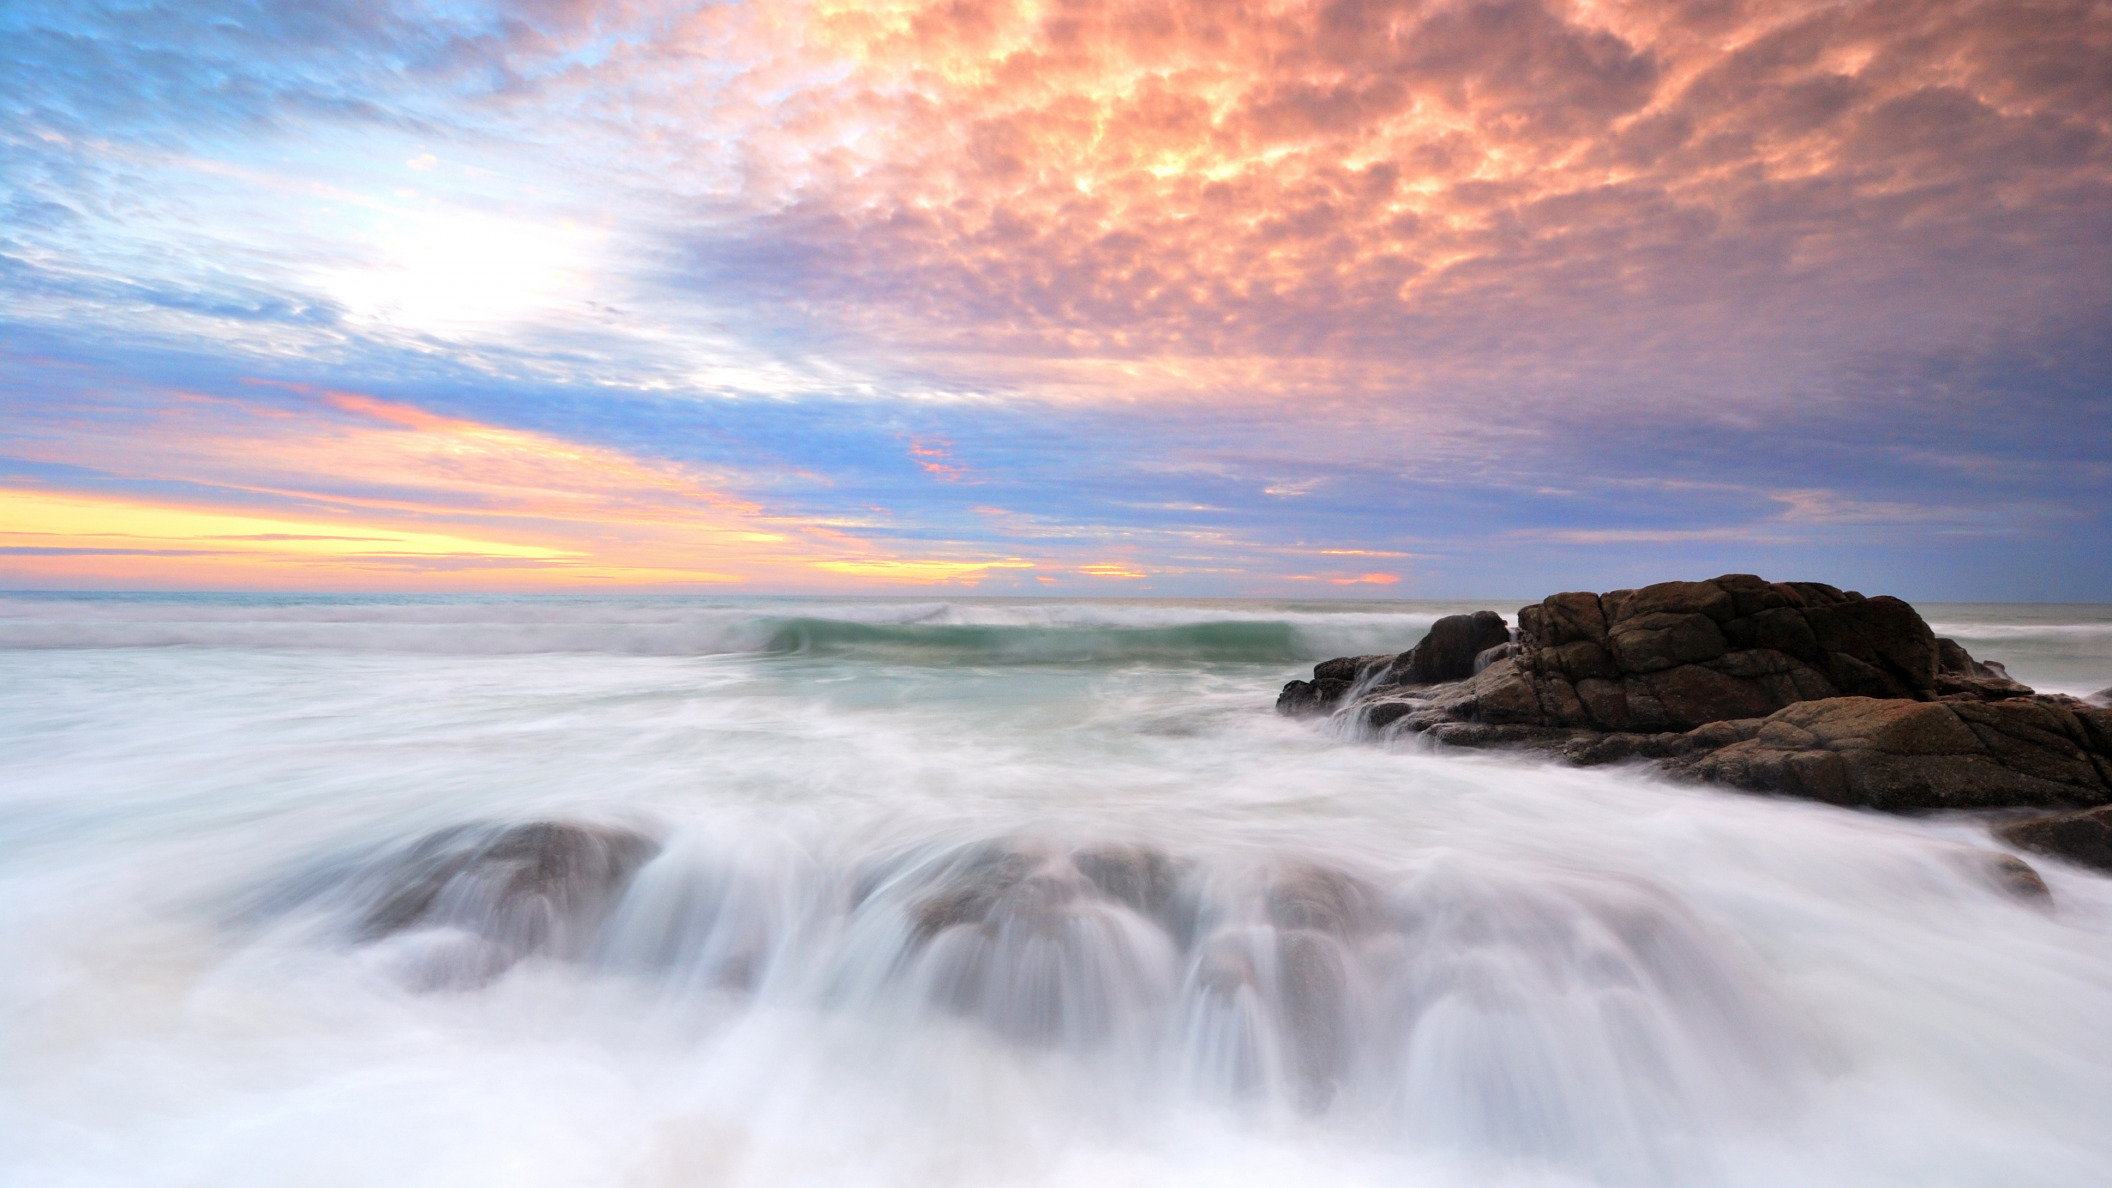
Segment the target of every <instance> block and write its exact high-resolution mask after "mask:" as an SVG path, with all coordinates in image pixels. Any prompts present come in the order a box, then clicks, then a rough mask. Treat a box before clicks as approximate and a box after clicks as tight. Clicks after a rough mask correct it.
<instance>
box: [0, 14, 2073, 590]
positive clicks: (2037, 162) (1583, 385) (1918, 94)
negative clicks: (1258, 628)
mask: <svg viewBox="0 0 2112 1188" xmlns="http://www.w3.org/2000/svg"><path fill="white" fill-rule="evenodd" d="M1726 571H1751V572H1759V573H1763V574H1767V575H1769V576H1773V577H1781V578H1796V579H1814V580H1823V581H1831V582H1834V583H1836V584H1840V585H1844V586H1854V587H1858V588H1862V589H1865V590H1866V591H1868V592H1871V593H1876V592H1879V591H1880V590H1882V591H1887V592H1892V593H1899V594H1903V595H1907V596H1909V597H1921V598H1943V599H2048V600H2072V601H2105V600H2112V5H2107V4H2104V3H2100V2H2090V0H2083V2H2077V3H2047V4H2025V3H1987V4H1980V3H1968V2H1960V0H1884V2H1880V3H1867V4H1865V3H1791V2H1785V3H1773V2H1744V3H1741V2H1740V0H1609V2H1604V3H1595V2H1589V0H1585V2H1577V3H1559V2H1548V3H1536V2H1533V0H1501V2H1496V3H1472V2H1467V3H1455V2H1450V0H1439V2H1422V0H1410V2H1402V3H1381V2H1376V0H1374V2H1369V3H1302V2H1296V0H1267V2H1264V0H1255V2H1247V0H1138V2H1133V3H1115V2H1102V0H1048V2H1042V3H1032V2H1025V0H1021V2H1005V0H958V2H951V3H944V2H922V0H899V2H883V0H875V2H872V3H848V2H839V0H805V2H797V0H756V2H744V3H725V4H704V5H700V4H697V3H694V2H687V3H678V4H663V3H657V2H654V0H609V2H606V3H597V2H592V0H578V2H572V0H532V2H527V3H520V4H512V5H503V4H502V5H485V4H473V3H433V4H417V3H391V2H389V0H310V2H286V3H256V4H248V3H238V2H233V0H162V2H159V3H155V2H144V3H131V4H119V3H90V2H84V3H38V2H35V0H27V2H21V3H10V4H8V5H6V6H4V7H0V587H7V588H55V589H89V588H97V589H100V588H140V589H199V588H228V589H292V590H330V589H342V590H418V591H424V590H431V591H450V590H531V591H533V590H552V591H556V590H574V589H585V590H596V589H612V590H613V589H621V590H658V589H666V590H708V591H724V592H729V593H766V592H773V591H788V592H789V591H814V592H832V591H835V592H852V591H896V592H903V593H915V592H918V591H922V590H929V589H933V588H939V589H949V590H954V591H957V592H974V593H984V594H1008V593H1022V592H1026V593H1058V594H1110V595H1133V596H1134V595H1271V596H1277V595H1289V596H1313V597H1322V596H1326V597H1336V596H1357V597H1417V596H1432V597H1437V596H1474V595H1483V594H1487V595H1517V596H1521V597H1524V596H1531V597H1537V596H1539V595H1540V594H1543V593H1546V592H1549V591H1551V590H1556V589H1575V588H1592V589H1602V588H1610V587H1614V586H1619V585H1628V584H1634V583H1638V582H1646V581H1652V580H1661V579H1664V578H1673V577H1706V576H1710V575H1714V574H1717V573H1721V572H1726Z"/></svg>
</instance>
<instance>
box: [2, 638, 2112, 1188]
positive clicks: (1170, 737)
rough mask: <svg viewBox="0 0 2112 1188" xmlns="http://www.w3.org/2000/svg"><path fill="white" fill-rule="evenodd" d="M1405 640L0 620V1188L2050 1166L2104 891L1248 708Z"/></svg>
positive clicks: (1578, 774)
mask: <svg viewBox="0 0 2112 1188" xmlns="http://www.w3.org/2000/svg"><path fill="white" fill-rule="evenodd" d="M1455 609H1459V608H1456V607H1450V606H1438V605H1435V604H1431V605H1412V604H1409V605H1402V604H1390V605H1389V604H1356V605H1344V606H1329V605H1326V604H1318V605H1310V604H1308V605H1300V604H1257V603H1234V604H1195V603H1060V602H1048V603H1026V604H1020V603H1001V602H990V603H978V602H958V603H934V602H930V601H925V602H919V603H908V602H861V603H827V602H820V601H817V600H803V601H789V600H788V601H785V602H769V601H764V600H747V601H734V600H720V601H702V600H673V599H669V600H651V599H607V600H594V599H569V600H524V599H398V600H389V599H337V600H332V599H276V600H273V599H233V598H198V599H181V598H164V599H107V598H105V599H78V600H76V599H64V598H20V599H10V600H5V601H4V602H0V642H4V643H5V644H6V645H8V646H7V649H6V650H4V651H0V675H4V678H5V679H4V683H0V731H4V736H5V737H6V738H7V739H9V740H10V744H11V745H10V746H9V747H8V748H7V751H6V754H5V755H4V756H0V838H4V839H6V841H7V843H8V844H7V845H6V847H5V849H4V850H0V894H4V895H6V897H7V902H8V903H9V904H10V911H9V913H8V915H7V917H6V919H5V921H4V922H0V1020H4V1021H0V1070H4V1071H0V1180H5V1181H6V1182H8V1183H23V1184H82V1183H112V1182H122V1183H127V1184H162V1183H166V1184H194V1183H213V1184H283V1183H289V1182H301V1183H320V1184H372V1183H379V1182H390V1183H408V1184H462V1183H501V1182H503V1183H509V1184H514V1183H523V1184H697V1183H710V1184H740V1185H789V1184H829V1185H837V1184H846V1183H850V1184H863V1183H870V1184H919V1185H926V1184H970V1183H973V1184H1011V1183H1019V1184H1069V1183H1093V1184H1106V1183H1136V1184H1145V1183H1150V1184H1162V1183H1169V1182H1171V1183H1210V1184H1310V1183H1315V1182H1329V1183H1419V1184H1420V1183H1428V1184H1489V1183H1506V1184H1507V1183H1535V1184H1540V1183H1547V1184H1576V1183H1603V1184H1712V1185H1713V1184H1726V1185H1728V1184H1741V1185H1742V1184H1755V1185H1757V1184H1782V1183H1812V1184H1844V1185H1845V1184H1857V1185H1861V1184H1883V1183H1901V1184H1905V1183H1910V1182H1911V1183H1914V1184H1916V1185H1928V1184H1961V1185H1962V1184H2005V1185H2008V1184H2047V1185H2054V1184H2063V1185H2066V1184H2082V1183H2092V1182H2099V1181H2100V1180H2101V1177H2102V1173H2103V1169H2104V1168H2105V1167H2106V1166H2112V1161H2108V1157H2112V1137H2108V1136H2107V1133H2106V1131H2105V1129H2104V1127H2103V1125H2102V1122H2103V1119H2104V1117H2106V1116H2108V1115H2112V1028H2106V1027H2105V1026H2104V1025H2103V1020H2104V1019H2106V1018H2112V880H2106V879H2103V878H2101V877H2098V876H2095V875H2091V874H2088V873H2085V872H2082V871H2079V870H2074V869H2070V868H2065V867H2062V866H2059V865H2058V864H2053V863H2047V862H2045V861H2044V860H2037V861H2038V862H2039V865H2040V866H2041V870H2042V873H2043V874H2044V876H2045V878H2046V882H2047V884H2048V885H2049V886H2050V888H2051V891H2052V902H2051V905H2050V906H2049V905H2048V903H2047V902H2046V901H2044V900H2043V899H2035V898H2032V897H2029V896H2020V895H2018V894H2017V893H2016V888H2015V887H2014V885H2012V884H2010V883H2006V882H2005V878H2004V875H2003V869H2002V867H2001V866H2000V864H1999V862H1998V861H1997V859H1998V858H1999V855H1998V854H1997V853H1996V849H1997V847H1996V846H1995V844H1994V843H1993V842H1992V841H1991V840H1990V839H1989V837H1988V834H1987V832H1986V830H1985V827H1984V825H1983V824H1982V823H1981V822H1978V821H1974V820H1969V819H1964V818H1924V819H1906V818H1896V817H1884V816H1878V815H1874V814H1867V813H1854V812H1846V811H1842V810H1838V809H1832V808H1828V807H1825V806H1821V805H1814V804H1804V803H1793V802H1783V801H1775V800H1769V799H1764V798H1758V797H1750V796H1743V795H1738V794H1731V793H1723V792H1716V791H1710V790H1706V789H1696V788H1688V787H1675V786H1670V785H1666V784H1663V783H1660V782H1657V781H1655V780H1653V779H1651V778H1649V777H1648V776H1647V775H1646V774H1643V773H1641V772H1638V771H1634V770H1628V769H1619V768H1615V769H1594V770H1589V771H1578V770H1566V769H1558V768H1553V767H1548V766H1545V765H1543V764H1540V763H1538V762H1536V761H1533V760H1530V759H1525V758H1511V757H1505V756H1501V755H1487V754H1469V755H1461V754H1445V753H1437V752H1433V751H1430V750H1428V749H1427V748H1423V747H1420V746H1417V745H1414V744H1412V743H1404V744H1376V743H1372V742H1369V741H1363V742H1359V741H1356V740H1353V739H1347V738H1343V737H1338V736H1335V735H1331V734H1330V733H1328V732H1327V731H1326V730H1325V729H1324V728H1322V727H1321V726H1319V725H1318V724H1315V723H1309V722H1295V721H1289V720H1285V719H1281V718H1278V717H1276V716H1275V715H1274V714H1273V713H1271V712H1270V710H1269V706H1270V704H1271V702H1272V700H1273V694H1274V689H1275V686H1276V684H1278V683H1280V682H1281V680H1283V679H1284V678H1285V677H1287V676H1290V675H1295V674H1296V671H1297V668H1298V666H1299V664H1300V663H1301V662H1303V663H1305V664H1310V663H1311V661H1312V660H1313V659H1315V658H1319V657H1324V656H1328V655H1336V654H1344V653H1355V652H1363V651H1376V650H1382V649H1384V648H1388V647H1391V648H1396V649H1397V648H1398V647H1399V646H1402V645H1403V644H1404V643H1409V642H1413V641H1414V638H1415V637H1416V636H1417V635H1418V634H1419V633H1420V630H1421V629H1422V628H1423V627H1424V626H1426V625H1427V624H1428V623H1429V622H1430V621H1431V620H1432V619H1434V618H1435V617H1436V616H1437V615H1438V614H1441V613H1445V612H1447V611H1450V610H1455ZM1502 609H1506V610H1508V609H1510V608H1502ZM2085 609H2087V608H2085ZM1941 613H1942V612H1941V611H1939V612H1937V614H1936V615H1932V617H1940V616H1941ZM1959 613H1960V614H1964V613H1965V612H1964V611H1960V612H1959ZM1971 613H1972V614H1975V615H1977V616H1978V618H1975V619H1970V620H1969V622H1968V623H1967V626H1969V627H1970V626H1973V625H1975V624H1977V625H1979V626H1980V627H1981V628H1982V629H1983V632H1984V634H1986V635H1987V636H1989V637H1990V638H1993V637H1999V636H2000V635H2001V633H2002V632H2004V631H2011V632H2015V633H2020V634H2021V633H2022V632H2023V630H2024V629H2025V628H2033V627H2034V624H2037V625H2038V626H2037V628H2036V629H2037V630H2038V632H2039V633H2038V634H2037V635H2032V636H2029V637H2028V640H2027V642H2031V644H2032V646H2031V647H2027V648H2024V649H2022V651H2024V652H2026V653H2033V649H2034V648H2036V649H2038V650H2039V651H2043V652H2046V653H2048V654H2052V655H2056V656H2057V658H2058V662H2059V663H2060V664H2066V665H2069V666H2071V667H2072V668H2073V669H2074V670H2075V671H2076V673H2077V675H2076V676H2075V678H2074V683H2078V684H2088V683H2089V682H2090V680H2091V679H2092V678H2090V677H2088V676H2085V675H2081V674H2082V673H2083V671H2084V670H2086V669H2088V668H2089V665H2090V663H2091V660H2090V657H2089V655H2088V650H2087V649H2082V650H2080V651H2078V650H2076V649H2070V651H2068V652H2061V651H2060V649H2059V646H2058V645H2057V644H2056V643H2052V642H2047V641H2050V640H2058V639H2060V638H2071V639H2073V638H2086V639H2087V638H2092V637H2090V636H2089V635H2088V632H2089V631H2091V630H2097V629H2100V628H2102V627H2104V625H2105V624H2107V623H2108V622H2112V615H2097V617H2095V618H2093V617H2091V615H2092V614H2095V613H2096V612H2090V613H2080V612H2079V613H2075V614H2071V615H2069V616H2067V618H2066V619H2064V620H2063V621H2061V622H2058V623H2054V624H2051V625H2050V626H2049V625H2046V624H2044V623H2042V622H2040V621H2039V620H2037V619H2034V618H2033V616H2034V615H2035V614H2036V613H2037V611H2036V608H2033V609H2031V610H2024V611H2014V612H2012V611H2007V610H2004V609H2003V608H1974V609H1972V610H1971ZM2093 625H2095V626H2093ZM1954 630H1956V629H1955V628H1954ZM2063 632H2066V633H2067V634H2066V636H2063V635H2062V634H2061V633H2063ZM1959 633H1960V634H1961V635H1965V634H1970V632H1968V631H1963V630H1961V631H1960V632H1959ZM1986 650H1987V651H1988V652H1989V653H1990V654H1991V655H1993V657H1994V658H1996V659H2001V658H2003V657H2002V655H2001V651H2000V648H1999V645H1993V646H1988V647H1986ZM2033 654H2036V653H2033ZM2031 664H2032V661H2031V660H2030V659H2029V658H2026V659H2025V660H2023V661H2022V662H2021V663H2019V664H2016V665H2013V666H2012V667H2013V669H2015V668H2020V667H2021V668H2023V669H2024V671H2023V672H2021V673H2020V674H2019V675H2020V676H2023V677H2024V678H2025V679H2027V680H2031V679H2033V677H2034V676H2037V677H2039V679H2040V680H2044V679H2045V678H2044V676H2043V675H2041V674H2038V673H2034V672H2033V671H2032V669H2031ZM2104 676H2105V680H2104V681H2102V682H2100V683H2112V672H2107V673H2105V674H2104ZM2047 683H2049V684H2056V685H2058V684H2059V682H2058V681H2053V682H2047Z"/></svg>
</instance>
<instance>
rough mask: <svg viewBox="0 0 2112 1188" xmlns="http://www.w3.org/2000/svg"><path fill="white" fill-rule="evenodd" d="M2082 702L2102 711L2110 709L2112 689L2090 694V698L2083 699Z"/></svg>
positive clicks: (2111, 705)
mask: <svg viewBox="0 0 2112 1188" xmlns="http://www.w3.org/2000/svg"><path fill="white" fill-rule="evenodd" d="M2083 700H2084V701H2086V702H2089V703H2090V704H2091V705H2095V706H2100V707H2102V708H2104V709H2112V689H2099V690H2098V691H2097V692H2095V693H2092V694H2091V695H2090V696H2088V697H2085V698H2083Z"/></svg>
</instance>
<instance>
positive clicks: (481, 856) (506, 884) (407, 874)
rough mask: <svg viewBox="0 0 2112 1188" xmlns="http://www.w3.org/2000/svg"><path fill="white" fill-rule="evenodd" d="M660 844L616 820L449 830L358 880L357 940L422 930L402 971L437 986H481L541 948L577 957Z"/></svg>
mask: <svg viewBox="0 0 2112 1188" xmlns="http://www.w3.org/2000/svg"><path fill="white" fill-rule="evenodd" d="M659 850H660V846H659V843H658V842H656V841H654V840H653V839H652V838H649V837H647V836H645V835H644V834H641V833H636V832H633V831H630V830H627V829H620V828H615V827H611V826H604V825H586V824H575V823H570V822H556V821H537V822H529V823H525V824H518V825H464V826H457V827H455V828H451V829H445V830H441V831H439V832H437V833H433V834H429V835H428V836H426V837H424V838H422V839H420V840H419V841H417V842H416V843H413V844H412V845H411V846H409V847H408V848H407V849H405V850H403V851H401V852H398V853H396V854H393V855H389V856H387V857H386V858H384V859H383V860H381V861H380V862H378V863H375V864H374V865H372V866H370V867H369V868H367V869H366V870H364V871H362V872H361V873H359V874H358V875H356V876H355V877H354V878H352V879H351V880H350V883H349V886H348V888H347V891H348V892H349V894H350V895H351V896H352V897H353V898H354V899H355V900H357V901H359V902H360V904H361V905H362V906H361V907H360V910H359V911H358V912H357V915H356V923H355V925H354V940H355V941H357V942H358V943H361V944H369V945H371V944H377V943H381V942H386V941H391V940H400V939H404V938H411V940H410V943H409V944H407V945H406V946H405V950H406V954H407V956H406V959H405V962H404V965H405V968H404V970H403V971H402V972H403V973H404V974H405V975H406V976H407V977H408V979H409V980H411V981H412V982H414V983H416V984H421V985H424V986H426V987H428V988H439V987H442V986H457V985H478V984H481V983H483V982H486V981H489V980H490V979H491V978H493V977H495V976H497V975H498V974H500V973H502V972H504V971H505V970H506V969H508V968H510V967H512V966H513V965H514V964H515V963H517V962H519V961H520V960H521V959H522V958H524V957H528V956H530V955H544V956H552V957H560V958H576V957H578V956H580V955H581V953H582V952H583V951H584V950H585V948H586V946H587V944H588V942H589V940H590V939H591V937H592V936H593V934H594V931H595V930H596V929H597V928H598V927H599V926H600V924H601V922H602V921H603V919H604V918H606V917H607V915H608V914H609V911H610V909H611V908H612V907H613V906H614V905H615V903H616V900H617V898H618V896H619V895H621V894H622V892H623V889H624V887H625V885H626V884H627V883H628V882H629V881H630V879H631V876H632V875H634V874H635V873H637V871H638V869H639V868H640V867H642V866H644V865H645V864H646V862H648V861H650V860H651V859H652V857H653V856H654V855H655V854H657V853H659Z"/></svg>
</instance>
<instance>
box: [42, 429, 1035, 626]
mask: <svg viewBox="0 0 2112 1188" xmlns="http://www.w3.org/2000/svg"><path fill="white" fill-rule="evenodd" d="M81 429H82V432H81V433H80V434H78V435H77V436H72V437H63V436H62V437H60V438H59V441H58V444H56V445H46V446H45V448H44V450H43V451H42V453H43V459H42V460H46V461H55V462H65V463H67V464H70V465H76V466H81V465H87V466H94V467H96V468H99V469H102V470H104V471H106V472H108V473H117V474H122V475H123V476H124V478H125V480H126V481H127V482H128V483H133V484H136V483H149V484H153V483H171V482H173V483H181V484H184V485H185V487H186V490H185V493H183V494H182V495H180V496H175V495H167V494H159V495H156V496H152V497H149V496H146V495H143V494H138V493H131V494H124V495H115V494H109V493H103V492H95V493H91V492H83V491H79V490H57V489H50V488H48V487H22V486H16V487H13V488H0V574H4V575H6V576H8V577H11V578H13V579H15V580H28V581H34V582H39V583H49V582H53V581H62V580H65V579H66V578H67V577H69V576H78V577H80V578H81V579H83V580H87V581H102V580H112V581H125V582H128V583H132V584H141V583H147V584H152V583H161V584H173V585H199V584H204V585H216V584H217V585H230V584H265V585H300V586H326V587H333V588H345V587H364V586H389V587H392V588H398V587H403V586H406V585H411V586H418V585H427V586H438V587H471V588H476V587H494V588H519V587H540V586H578V585H599V586H666V585H689V584H737V583H745V584H751V585H758V584H759V585H762V586H765V587H768V588H794V589H797V588H814V587H823V588H826V587H830V586H852V585H870V584H873V583H876V582H878V583H890V584H931V583H955V584H966V585H973V584H975V583H976V582H977V581H979V580H980V579H981V578H982V577H983V576H984V575H985V574H987V573H989V572H990V571H992V570H996V569H1019V568H1031V566H1032V562H1030V561H1027V560H1025V559H1022V558H1018V557H1003V556H1000V557H992V556H977V555H973V554H967V555H959V556H919V555H903V554H901V553H900V552H898V551H896V550H893V549H888V548H882V547H879V546H877V545H874V544H872V543H870V542H867V541H864V540H861V539H859V538H858V537H857V536H855V535H852V534H851V533H849V532H846V531H844V530H842V529H840V528H837V527H833V526H830V525H828V524H825V523H819V522H813V521H807V520H801V519H798V518H795V517H789V516H783V515H776V514H772V513H770V512H768V511H767V510H766V509H764V508H763V507H762V506H760V505H758V504H756V503H754V502H752V501H749V500H745V499H741V498H738V497H736V496H733V495H731V494H728V493H727V492H726V490H725V489H724V487H723V485H722V482H715V481H714V478H715V477H716V479H718V480H725V479H728V478H730V477H732V476H723V475H722V476H710V475H705V474H699V473H696V472H693V471H691V470H689V469H687V468H684V467H680V466H676V465H673V464H669V463H662V462H654V461H649V460H645V459H640V458H637V457H633V456H631V455H628V454H625V453H623V452H621V451H617V450H612V449H607V448H604V447H598V446H590V445H585V444H581V443H578V442H572V441H566V440H564V439H561V438H557V437H553V436H550V435H548V434H542V433H536V432H531V431H526V430H517V429H508V428H504V427H501V426H495V425H488V424H483V423H480V422H476V421H468V420H461V419H456V418H449V417H444V416H439V415H435V414H433V413H430V412H427V411H424V410H422V409H418V408H414V407H411V406H408V405H402V404H396V403H391V402H388V401H382V400H376V399H374V398H372V397H368V396H362V395H357V394H350V393H342V392H327V393H322V394H320V396H319V398H318V399H317V400H316V401H315V402H314V403H313V404H311V405H308V406H306V407H305V409H297V410H296V411H294V412H291V413H289V412H287V411H286V410H283V409H267V408H265V407H262V406H258V405H253V404H247V403H242V402H236V401H228V400H221V399H216V398H213V397H209V396H199V395H187V396H185V397H183V398H181V399H176V400H171V401H169V402H168V403H167V404H166V405H164V406H163V408H162V409H161V411H160V414H159V418H158V421H157V422H156V424H155V425H154V426H153V428H152V430H151V431H149V432H145V433H141V434H138V435H135V436H131V437H128V438H125V439H122V440H109V439H105V438H102V437H100V436H98V435H96V434H94V433H93V431H92V429H93V427H92V426H82V427H81ZM30 452H31V453H34V452H35V451H30Z"/></svg>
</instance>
